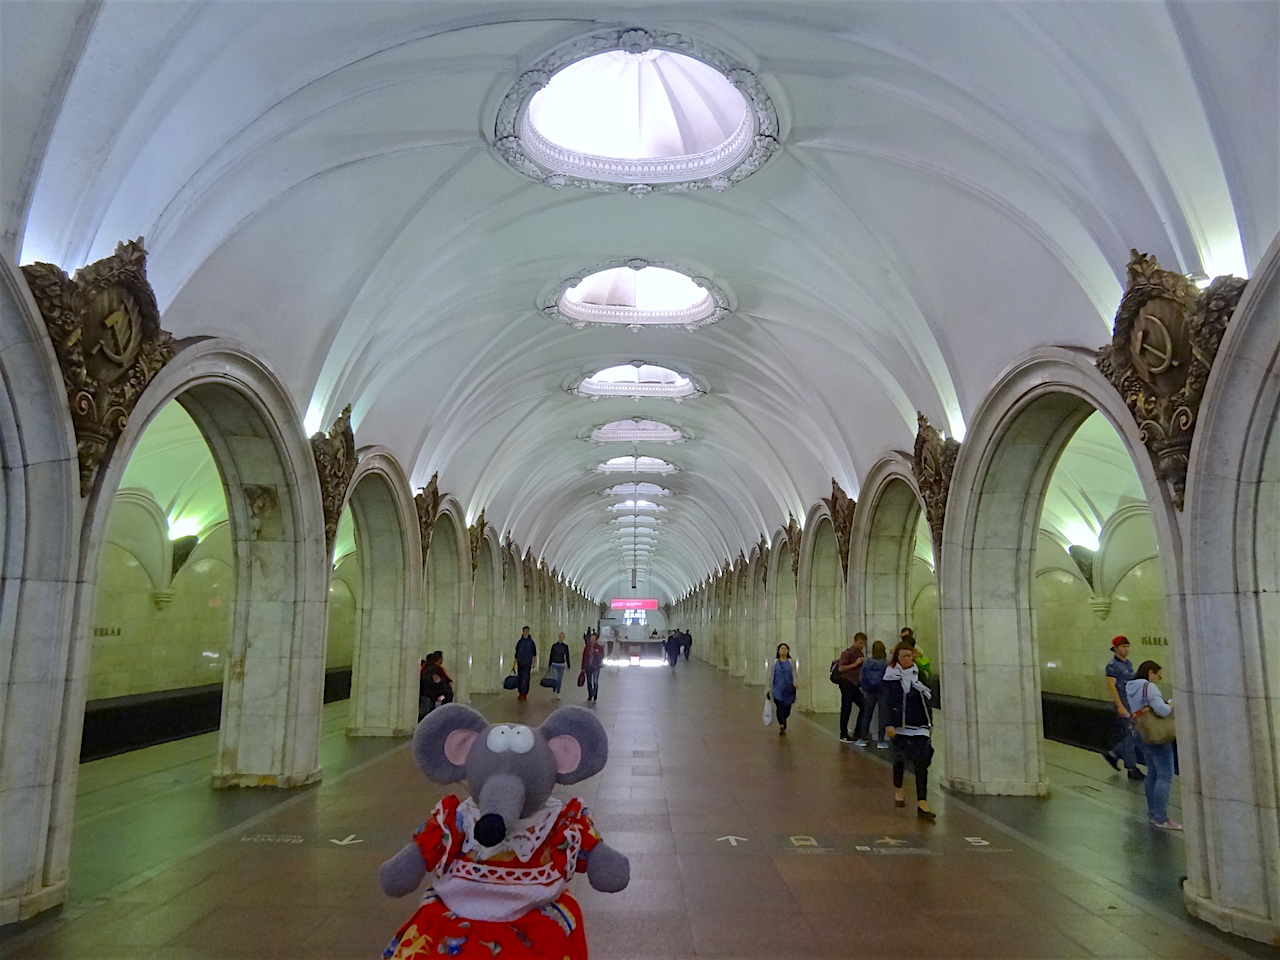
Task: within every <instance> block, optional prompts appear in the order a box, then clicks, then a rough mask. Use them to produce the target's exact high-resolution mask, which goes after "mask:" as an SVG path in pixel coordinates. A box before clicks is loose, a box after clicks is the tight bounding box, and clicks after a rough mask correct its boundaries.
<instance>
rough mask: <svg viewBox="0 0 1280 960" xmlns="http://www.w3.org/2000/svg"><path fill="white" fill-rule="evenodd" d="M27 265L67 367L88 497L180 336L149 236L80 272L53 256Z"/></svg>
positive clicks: (84, 490) (83, 489) (83, 486)
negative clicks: (163, 299) (151, 267)
mask: <svg viewBox="0 0 1280 960" xmlns="http://www.w3.org/2000/svg"><path fill="white" fill-rule="evenodd" d="M22 273H23V275H24V276H25V277H26V280H27V286H28V287H30V288H31V294H32V296H33V297H34V298H35V301H36V306H37V307H39V309H40V315H41V316H42V317H43V318H44V322H45V326H46V327H47V328H48V330H49V338H50V340H52V341H53V350H54V353H55V354H56V355H57V358H58V365H59V366H60V367H61V368H62V380H63V383H64V384H65V386H66V390H67V402H68V404H69V406H70V408H71V422H72V425H73V426H74V428H75V435H76V453H77V454H78V456H79V458H80V496H82V497H87V496H88V495H89V493H90V491H92V489H93V484H94V480H95V479H96V478H97V475H98V468H99V467H100V466H101V465H102V463H103V462H104V461H105V460H106V459H107V457H108V456H109V455H110V452H111V449H112V447H113V446H114V444H115V442H116V440H117V439H119V437H120V434H121V433H122V432H123V431H124V428H125V425H126V424H127V423H128V422H129V415H130V414H131V413H132V412H133V408H134V406H135V404H136V403H137V401H138V397H139V396H140V395H141V394H142V391H143V390H145V389H146V388H147V384H149V383H150V382H151V381H152V380H153V379H154V378H155V375H156V374H157V373H159V372H160V369H161V368H162V367H163V366H164V365H165V364H166V363H168V362H169V361H170V360H172V359H173V355H174V352H175V347H174V343H173V337H172V336H170V335H169V334H168V333H167V332H165V331H164V330H162V329H161V328H160V309H159V307H158V306H157V305H156V297H155V293H154V292H153V291H152V289H151V284H150V283H148V282H147V251H146V250H145V249H143V246H142V238H141V237H139V238H138V239H137V240H130V241H127V242H122V243H118V244H116V251H115V253H114V254H112V255H111V256H109V257H105V258H104V259H102V260H99V261H97V262H96V263H91V264H89V265H88V266H84V267H81V268H80V269H79V270H77V271H76V272H75V276H74V277H68V276H67V274H66V273H65V272H64V271H63V270H62V268H61V267H57V266H55V265H54V264H52V263H30V264H27V265H26V266H24V267H23V268H22Z"/></svg>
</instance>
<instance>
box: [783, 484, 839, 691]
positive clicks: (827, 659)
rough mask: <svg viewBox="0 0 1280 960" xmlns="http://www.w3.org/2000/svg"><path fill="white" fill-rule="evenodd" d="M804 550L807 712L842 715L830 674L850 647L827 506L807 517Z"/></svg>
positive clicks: (801, 602) (801, 589)
mask: <svg viewBox="0 0 1280 960" xmlns="http://www.w3.org/2000/svg"><path fill="white" fill-rule="evenodd" d="M800 544H801V548H800V569H799V583H798V585H797V598H798V607H799V615H798V616H797V623H796V644H797V645H798V646H799V647H800V649H801V650H802V651H803V652H804V655H805V656H804V660H802V661H801V662H802V664H803V666H802V668H801V672H802V675H803V680H804V684H805V689H804V697H803V700H802V703H803V709H804V710H807V711H831V710H837V709H839V707H840V691H839V690H837V689H836V687H835V686H834V685H833V684H832V683H830V681H829V678H828V668H829V667H830V665H831V661H832V660H834V659H835V658H836V657H838V656H839V655H840V651H841V650H843V649H844V648H845V647H846V646H847V645H848V640H847V638H846V637H845V616H844V615H845V584H844V570H843V568H842V566H841V564H840V549H839V545H838V543H837V541H836V530H835V525H834V524H833V523H832V521H831V514H830V513H829V512H828V511H827V507H826V505H825V504H823V503H822V502H818V503H816V504H814V505H813V507H811V508H810V510H809V513H808V516H806V517H805V523H804V536H803V537H802V538H801V541H800Z"/></svg>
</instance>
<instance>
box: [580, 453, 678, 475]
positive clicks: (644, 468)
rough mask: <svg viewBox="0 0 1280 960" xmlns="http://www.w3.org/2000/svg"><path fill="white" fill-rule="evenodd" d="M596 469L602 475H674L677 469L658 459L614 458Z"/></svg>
mask: <svg viewBox="0 0 1280 960" xmlns="http://www.w3.org/2000/svg"><path fill="white" fill-rule="evenodd" d="M596 469H597V470H599V471H600V472H601V473H674V472H675V469H676V468H675V467H673V466H672V465H671V464H669V463H667V461H665V460H659V459H658V458H657V457H613V458H612V459H610V460H606V461H605V462H604V463H602V464H600V466H598V467H596Z"/></svg>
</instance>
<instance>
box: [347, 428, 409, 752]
mask: <svg viewBox="0 0 1280 960" xmlns="http://www.w3.org/2000/svg"><path fill="white" fill-rule="evenodd" d="M408 490H409V485H408V483H407V482H406V480H405V477H404V474H403V472H402V471H401V470H400V467H399V465H398V464H397V463H396V462H395V460H394V459H393V458H392V457H391V456H390V455H389V453H387V452H386V451H380V450H376V449H372V450H365V451H362V452H361V462H360V465H359V466H358V467H357V470H356V473H355V475H354V476H353V477H352V483H351V489H350V492H349V493H348V495H347V509H345V510H344V511H343V517H344V522H345V518H347V517H350V522H351V524H352V527H353V537H354V543H355V546H356V548H357V550H356V555H355V557H354V558H343V559H340V560H337V565H336V567H335V576H336V575H337V574H338V573H339V572H340V571H341V570H342V569H343V567H344V566H347V567H351V568H353V569H352V571H351V575H350V577H349V580H350V582H352V583H354V584H356V586H355V587H354V588H353V595H354V597H355V598H356V600H357V604H356V618H355V631H354V636H353V638H352V666H351V671H352V673H351V711H350V713H349V715H348V719H347V732H348V733H349V734H351V735H352V736H389V735H402V734H404V733H406V732H408V731H409V730H411V729H412V728H413V725H414V723H415V722H416V720H417V704H418V695H417V677H418V661H419V660H420V659H421V652H420V651H419V649H418V643H417V634H418V616H419V611H420V606H421V592H420V590H419V588H418V584H419V583H421V559H420V558H421V556H422V554H421V547H420V540H419V537H418V527H417V521H416V516H415V514H414V513H413V511H412V508H411V507H410V501H409V497H408ZM338 543H339V545H340V546H341V545H342V544H343V543H344V538H343V536H342V534H341V530H340V532H339V537H338ZM353 561H354V562H353ZM330 623H331V624H332V623H333V616H332V614H331V615H330ZM330 645H332V639H331V641H330ZM329 659H330V660H332V654H330V655H329Z"/></svg>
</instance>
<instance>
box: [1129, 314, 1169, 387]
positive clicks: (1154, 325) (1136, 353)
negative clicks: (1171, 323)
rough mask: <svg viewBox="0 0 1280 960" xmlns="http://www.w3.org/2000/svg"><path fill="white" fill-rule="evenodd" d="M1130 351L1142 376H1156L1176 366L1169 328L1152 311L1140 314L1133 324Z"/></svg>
mask: <svg viewBox="0 0 1280 960" xmlns="http://www.w3.org/2000/svg"><path fill="white" fill-rule="evenodd" d="M1130 353H1131V354H1132V355H1133V360H1134V364H1135V365H1136V366H1137V367H1138V369H1139V372H1140V373H1142V374H1143V375H1144V376H1157V375H1159V374H1161V373H1164V372H1165V371H1167V370H1169V369H1170V368H1172V367H1176V366H1178V361H1177V360H1176V359H1175V358H1174V343H1173V337H1172V335H1171V334H1170V333H1169V328H1168V327H1167V326H1166V325H1165V323H1164V321H1163V320H1161V319H1160V318H1159V317H1157V316H1156V315H1155V314H1153V313H1144V314H1142V315H1141V316H1140V317H1139V318H1138V322H1137V323H1136V324H1134V327H1133V343H1132V345H1131V346H1130Z"/></svg>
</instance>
